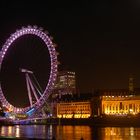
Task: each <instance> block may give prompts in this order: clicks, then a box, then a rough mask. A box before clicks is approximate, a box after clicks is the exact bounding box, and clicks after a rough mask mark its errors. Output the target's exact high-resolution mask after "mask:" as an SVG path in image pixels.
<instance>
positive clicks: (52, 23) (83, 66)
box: [0, 1, 140, 92]
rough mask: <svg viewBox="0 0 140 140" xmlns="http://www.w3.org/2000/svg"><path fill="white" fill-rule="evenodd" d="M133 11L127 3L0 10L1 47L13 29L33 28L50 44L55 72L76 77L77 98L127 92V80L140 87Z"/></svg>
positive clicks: (34, 5) (137, 19)
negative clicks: (55, 60)
mask: <svg viewBox="0 0 140 140" xmlns="http://www.w3.org/2000/svg"><path fill="white" fill-rule="evenodd" d="M138 5H140V3H138V2H128V1H127V2H125V1H122V2H119V1H117V2H112V3H111V2H105V1H100V2H99V1H95V2H93V3H90V2H89V1H86V2H83V1H81V2H80V3H79V2H75V3H73V2H68V3H66V2H65V3H63V4H62V3H59V2H56V3H47V4H45V3H43V2H42V3H37V2H34V3H28V4H26V2H25V3H22V2H17V3H16V2H15V3H12V4H11V5H10V4H9V7H6V4H5V5H2V7H1V10H0V11H1V13H0V18H1V19H2V20H1V23H0V25H1V26H0V36H1V38H0V45H1V46H2V45H3V44H4V42H5V41H6V39H7V38H8V37H9V36H10V34H11V33H14V32H15V31H16V29H20V28H21V27H22V26H27V25H37V26H39V27H43V28H44V29H45V30H48V32H49V33H50V35H51V36H52V37H53V38H54V42H55V43H56V44H57V45H58V47H57V50H58V52H59V53H60V55H59V56H58V60H59V61H60V63H61V64H60V66H59V69H60V70H61V69H62V70H63V69H66V70H71V71H74V72H75V73H76V86H77V89H78V90H79V91H80V92H89V91H92V90H93V89H96V88H97V89H98V88H99V89H102V88H106V89H108V88H116V89H117V88H128V78H129V75H130V74H133V75H134V79H135V81H134V82H135V87H140V72H139V71H140V65H139V60H140V55H139V52H140V47H139V45H140V42H139V32H140V27H139V23H140V17H139V14H140V10H139V7H138ZM5 9H6V10H7V12H5ZM9 53H10V52H9ZM47 57H48V56H47ZM42 63H44V62H42ZM42 77H43V76H42Z"/></svg>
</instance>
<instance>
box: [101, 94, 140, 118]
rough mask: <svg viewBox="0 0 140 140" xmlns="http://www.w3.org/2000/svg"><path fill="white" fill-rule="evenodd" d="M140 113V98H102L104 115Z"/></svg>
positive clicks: (126, 96)
mask: <svg viewBox="0 0 140 140" xmlns="http://www.w3.org/2000/svg"><path fill="white" fill-rule="evenodd" d="M139 113H140V96H134V95H125V96H102V114H106V115H129V114H130V115H136V114H139Z"/></svg>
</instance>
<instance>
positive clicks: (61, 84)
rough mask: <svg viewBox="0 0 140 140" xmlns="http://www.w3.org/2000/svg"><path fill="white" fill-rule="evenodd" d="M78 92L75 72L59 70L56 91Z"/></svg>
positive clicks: (62, 92) (61, 93)
mask: <svg viewBox="0 0 140 140" xmlns="http://www.w3.org/2000/svg"><path fill="white" fill-rule="evenodd" d="M75 92H76V82H75V72H70V71H59V72H58V76H57V81H56V84H55V89H54V93H55V94H59V96H61V95H67V94H71V95H72V94H74V93H75Z"/></svg>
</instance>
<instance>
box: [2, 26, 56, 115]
mask: <svg viewBox="0 0 140 140" xmlns="http://www.w3.org/2000/svg"><path fill="white" fill-rule="evenodd" d="M30 34H31V35H35V36H36V37H38V38H40V39H41V40H42V41H43V42H44V43H45V46H46V48H47V49H48V51H49V57H50V65H51V66H50V72H49V79H48V83H47V86H46V87H45V90H44V91H43V93H40V95H37V94H36V93H35V92H34V96H35V99H36V100H35V101H34V102H33V101H32V95H31V93H30V90H29V86H31V88H32V90H33V91H35V90H34V88H33V86H32V84H31V80H30V78H29V74H33V72H32V71H30V70H27V69H21V72H24V73H25V75H26V83H27V89H28V97H29V102H30V105H29V106H27V107H24V108H19V107H16V106H13V105H12V104H10V103H9V102H8V100H7V99H6V97H5V96H4V93H3V90H2V87H1V84H0V101H1V103H2V106H4V107H6V108H8V109H10V110H12V112H14V113H30V112H35V111H36V110H37V109H39V108H41V107H42V106H43V105H44V104H45V102H46V100H47V99H48V97H49V95H50V94H51V91H52V90H53V87H54V84H55V81H56V77H57V67H58V61H57V55H58V53H57V52H56V49H55V47H56V44H54V43H53V42H52V38H51V37H50V36H49V35H48V32H47V31H43V29H42V28H38V27H37V26H36V25H35V26H27V27H22V28H21V29H19V30H17V31H16V32H15V33H13V34H12V35H11V36H10V37H9V38H8V39H7V41H6V42H5V44H4V45H3V46H2V49H1V51H0V71H1V68H2V63H3V60H4V58H5V54H6V53H7V50H8V49H9V48H10V47H11V45H12V43H13V42H15V41H16V40H17V39H18V38H20V37H22V36H26V35H30Z"/></svg>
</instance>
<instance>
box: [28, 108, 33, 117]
mask: <svg viewBox="0 0 140 140" xmlns="http://www.w3.org/2000/svg"><path fill="white" fill-rule="evenodd" d="M34 111H35V109H34V108H32V109H30V110H29V111H27V112H26V114H27V115H28V116H31V115H32V113H33V112H34Z"/></svg>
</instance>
